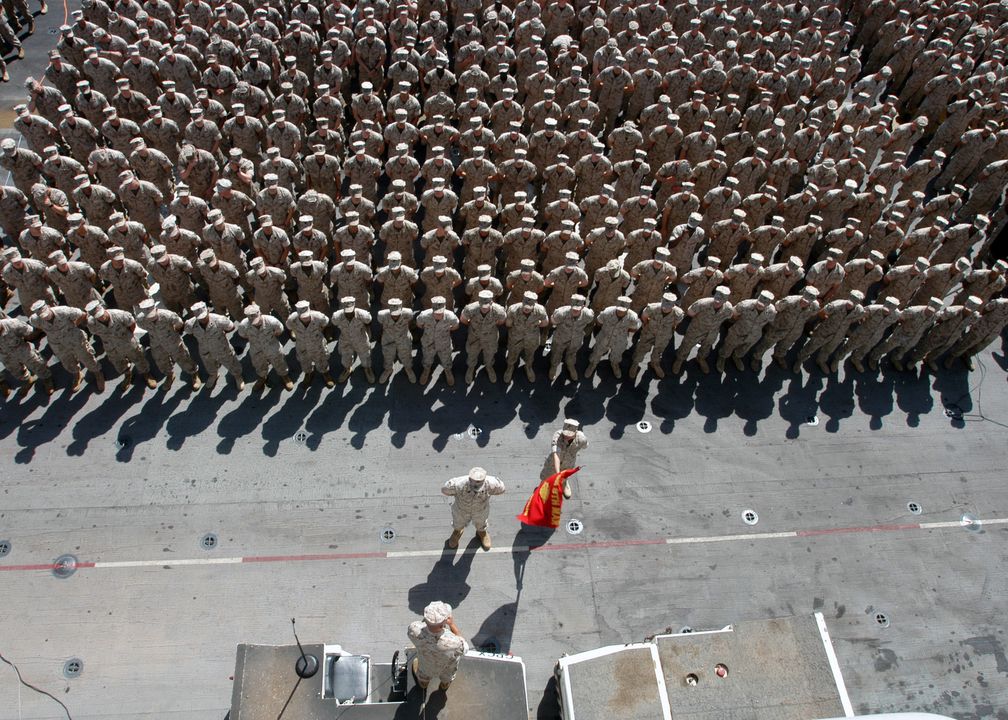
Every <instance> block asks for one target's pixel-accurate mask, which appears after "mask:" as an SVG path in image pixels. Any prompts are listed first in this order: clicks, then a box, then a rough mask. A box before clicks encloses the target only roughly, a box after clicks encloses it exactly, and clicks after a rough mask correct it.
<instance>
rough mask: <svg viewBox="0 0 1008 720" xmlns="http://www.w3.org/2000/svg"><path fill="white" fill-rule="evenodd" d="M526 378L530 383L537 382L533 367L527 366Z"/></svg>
mask: <svg viewBox="0 0 1008 720" xmlns="http://www.w3.org/2000/svg"><path fill="white" fill-rule="evenodd" d="M525 377H526V378H528V381H529V382H530V383H533V382H535V371H534V370H533V369H532V366H531V365H526V366H525Z"/></svg>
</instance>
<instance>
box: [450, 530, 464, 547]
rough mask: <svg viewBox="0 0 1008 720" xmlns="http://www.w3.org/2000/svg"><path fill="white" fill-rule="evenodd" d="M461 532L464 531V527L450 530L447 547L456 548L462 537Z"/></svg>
mask: <svg viewBox="0 0 1008 720" xmlns="http://www.w3.org/2000/svg"><path fill="white" fill-rule="evenodd" d="M463 532H465V530H464V529H462V530H452V534H451V535H450V536H449V537H448V547H450V548H452V549H453V550H454V549H455V548H457V547H458V546H459V540H461V539H462V533H463Z"/></svg>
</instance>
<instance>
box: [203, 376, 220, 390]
mask: <svg viewBox="0 0 1008 720" xmlns="http://www.w3.org/2000/svg"><path fill="white" fill-rule="evenodd" d="M219 379H220V373H219V372H215V373H214V374H213V375H211V376H210V377H208V378H207V379H206V382H205V383H203V384H204V385H205V386H206V388H207V390H212V389H213V388H214V386H215V385H216V384H217V381H218V380H219Z"/></svg>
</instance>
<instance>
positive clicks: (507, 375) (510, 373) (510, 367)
mask: <svg viewBox="0 0 1008 720" xmlns="http://www.w3.org/2000/svg"><path fill="white" fill-rule="evenodd" d="M514 367H515V366H514V363H508V364H507V367H506V368H504V384H505V385H508V384H510V383H511V378H512V377H514Z"/></svg>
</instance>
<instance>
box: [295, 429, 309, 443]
mask: <svg viewBox="0 0 1008 720" xmlns="http://www.w3.org/2000/svg"><path fill="white" fill-rule="evenodd" d="M294 442H296V443H297V444H298V445H304V444H305V443H306V442H308V433H306V432H305V431H304V430H298V431H297V432H296V433H294Z"/></svg>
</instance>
